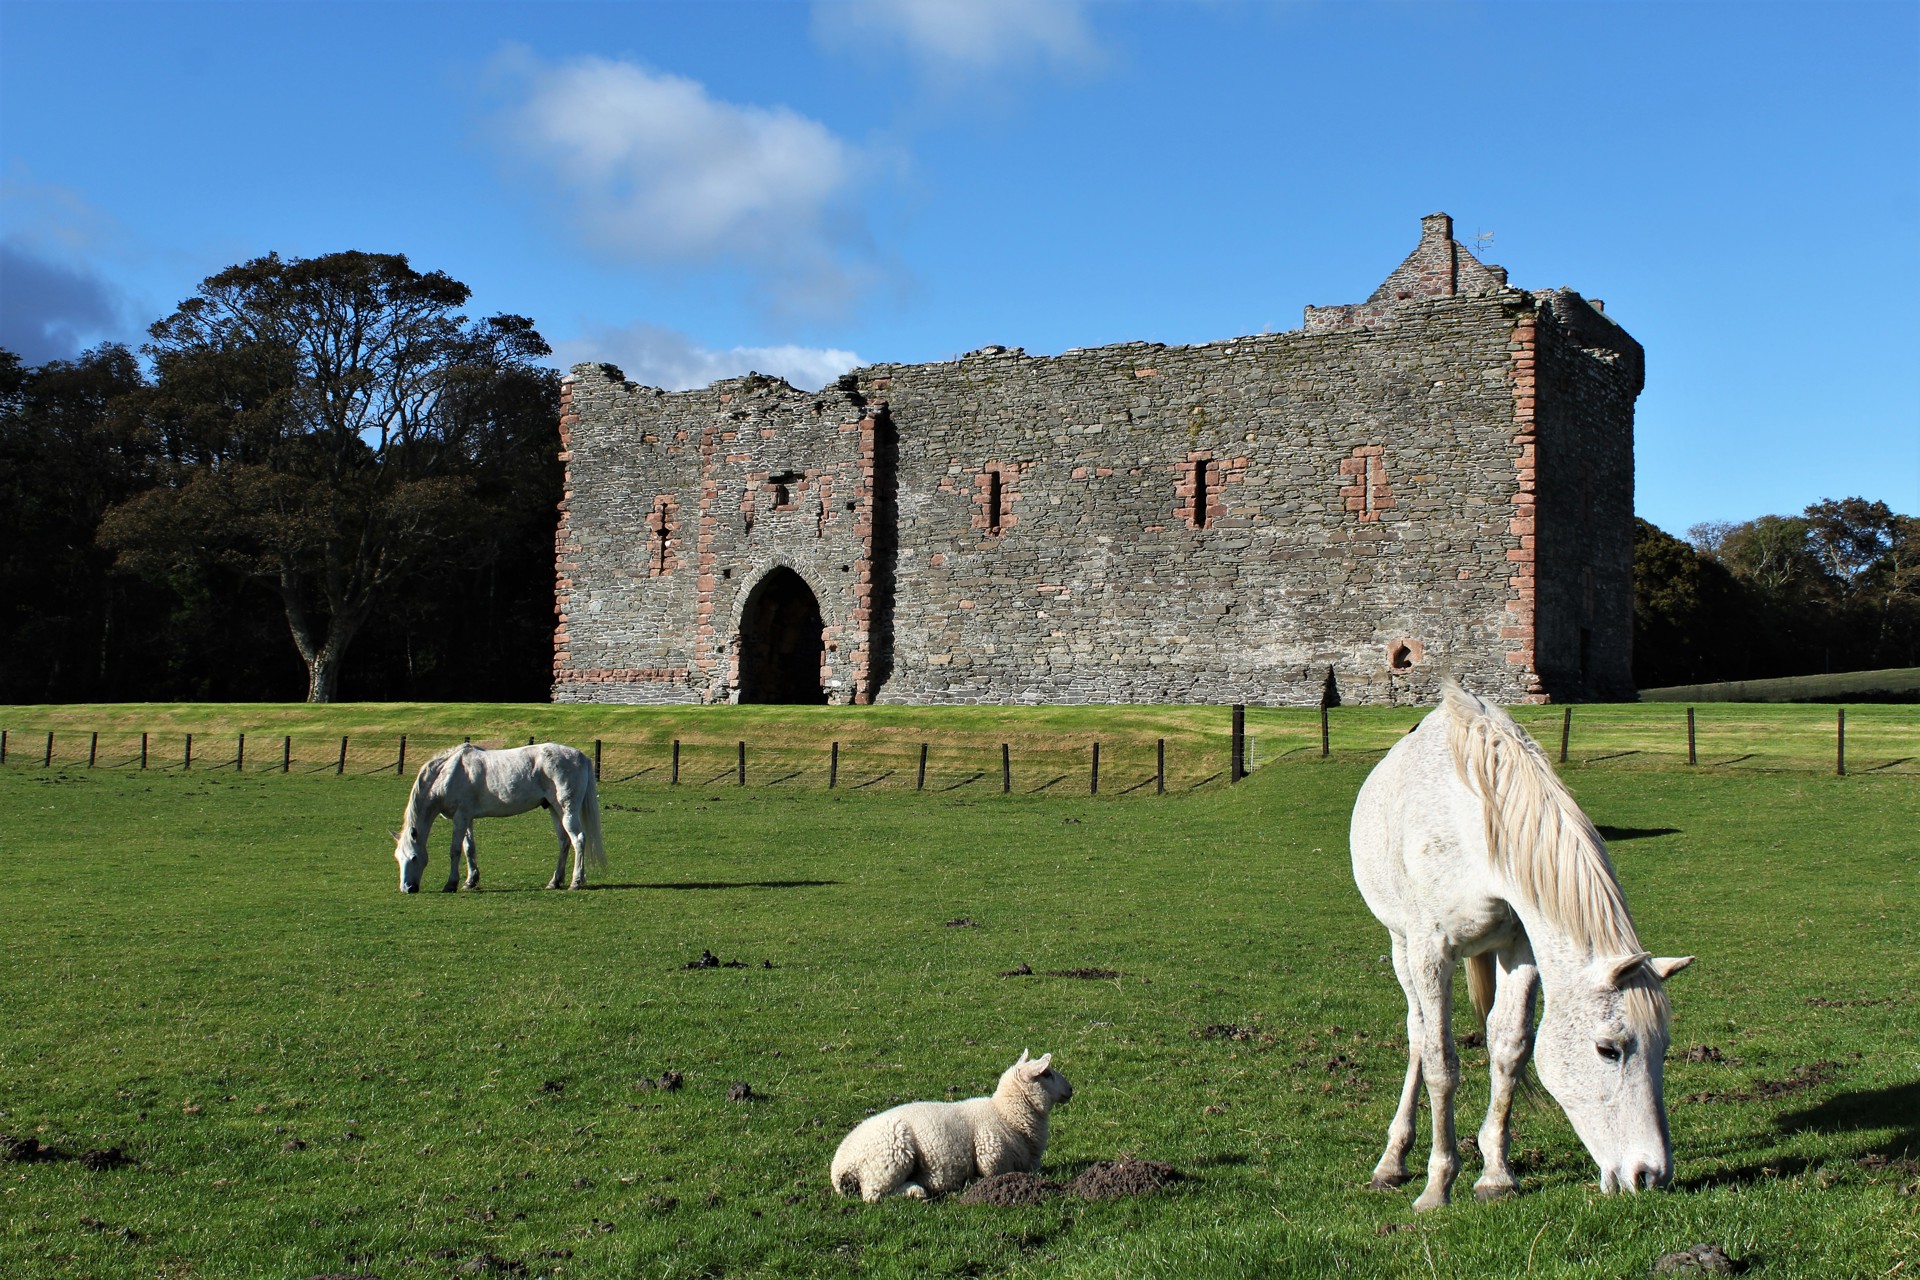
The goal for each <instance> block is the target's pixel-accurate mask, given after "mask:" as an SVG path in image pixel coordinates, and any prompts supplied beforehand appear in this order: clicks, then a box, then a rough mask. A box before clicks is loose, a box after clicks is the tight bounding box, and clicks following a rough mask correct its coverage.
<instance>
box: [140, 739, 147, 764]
mask: <svg viewBox="0 0 1920 1280" xmlns="http://www.w3.org/2000/svg"><path fill="white" fill-rule="evenodd" d="M140 767H141V768H142V769H144V768H146V767H147V735H146V734H144V733H142V734H141V735H140Z"/></svg>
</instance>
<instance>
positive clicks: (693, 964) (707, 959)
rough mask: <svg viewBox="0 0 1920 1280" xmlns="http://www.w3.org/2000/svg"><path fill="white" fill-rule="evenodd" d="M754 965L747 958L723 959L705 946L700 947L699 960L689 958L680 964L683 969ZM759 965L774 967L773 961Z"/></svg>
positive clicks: (742, 967) (732, 967)
mask: <svg viewBox="0 0 1920 1280" xmlns="http://www.w3.org/2000/svg"><path fill="white" fill-rule="evenodd" d="M753 967H754V966H752V965H749V964H748V963H747V962H746V961H745V960H722V959H721V958H720V957H719V956H716V955H715V954H713V952H711V951H709V950H707V949H706V948H705V947H702V948H700V957H699V958H698V959H697V960H689V961H687V962H686V963H685V964H683V965H681V966H680V968H682V969H750V968H753ZM759 967H760V968H762V969H771V968H773V961H771V960H762V961H761V962H760V965H759Z"/></svg>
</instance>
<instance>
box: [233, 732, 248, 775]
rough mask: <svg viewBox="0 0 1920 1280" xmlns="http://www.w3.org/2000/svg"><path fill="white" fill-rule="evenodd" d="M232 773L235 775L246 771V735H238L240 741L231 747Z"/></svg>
mask: <svg viewBox="0 0 1920 1280" xmlns="http://www.w3.org/2000/svg"><path fill="white" fill-rule="evenodd" d="M233 771H234V772H235V773H245V772H246V771H247V735H246V734H244V733H243V734H241V735H240V741H239V742H237V743H235V744H234V747H233Z"/></svg>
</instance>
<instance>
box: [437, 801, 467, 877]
mask: <svg viewBox="0 0 1920 1280" xmlns="http://www.w3.org/2000/svg"><path fill="white" fill-rule="evenodd" d="M472 834H473V819H471V818H469V817H466V816H464V815H462V814H458V813H456V814H454V815H453V852H452V855H451V856H452V858H453V863H452V865H451V866H449V867H448V868H447V882H446V883H445V884H443V885H441V886H440V888H441V890H442V891H443V892H446V893H452V892H453V891H454V890H456V889H458V888H459V887H460V856H461V854H462V853H463V852H464V851H465V850H466V847H467V840H468V839H469V838H470V837H471V836H472Z"/></svg>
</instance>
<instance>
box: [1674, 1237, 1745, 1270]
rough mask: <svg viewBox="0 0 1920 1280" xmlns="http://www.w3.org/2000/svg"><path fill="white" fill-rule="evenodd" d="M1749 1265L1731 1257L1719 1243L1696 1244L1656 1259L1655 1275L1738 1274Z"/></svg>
mask: <svg viewBox="0 0 1920 1280" xmlns="http://www.w3.org/2000/svg"><path fill="white" fill-rule="evenodd" d="M1746 1269H1747V1265H1746V1263H1745V1262H1742V1261H1741V1260H1739V1259H1737V1258H1729V1257H1728V1256H1727V1251H1726V1250H1725V1249H1722V1248H1721V1247H1720V1246H1719V1245H1717V1244H1696V1245H1694V1246H1692V1247H1691V1248H1688V1249H1681V1250H1679V1251H1678V1252H1676V1253H1663V1254H1661V1255H1660V1256H1659V1257H1658V1258H1655V1259H1654V1262H1653V1272H1654V1274H1655V1275H1687V1276H1692V1275H1713V1276H1730V1275H1738V1274H1739V1273H1740V1272H1742V1271H1745V1270H1746Z"/></svg>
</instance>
